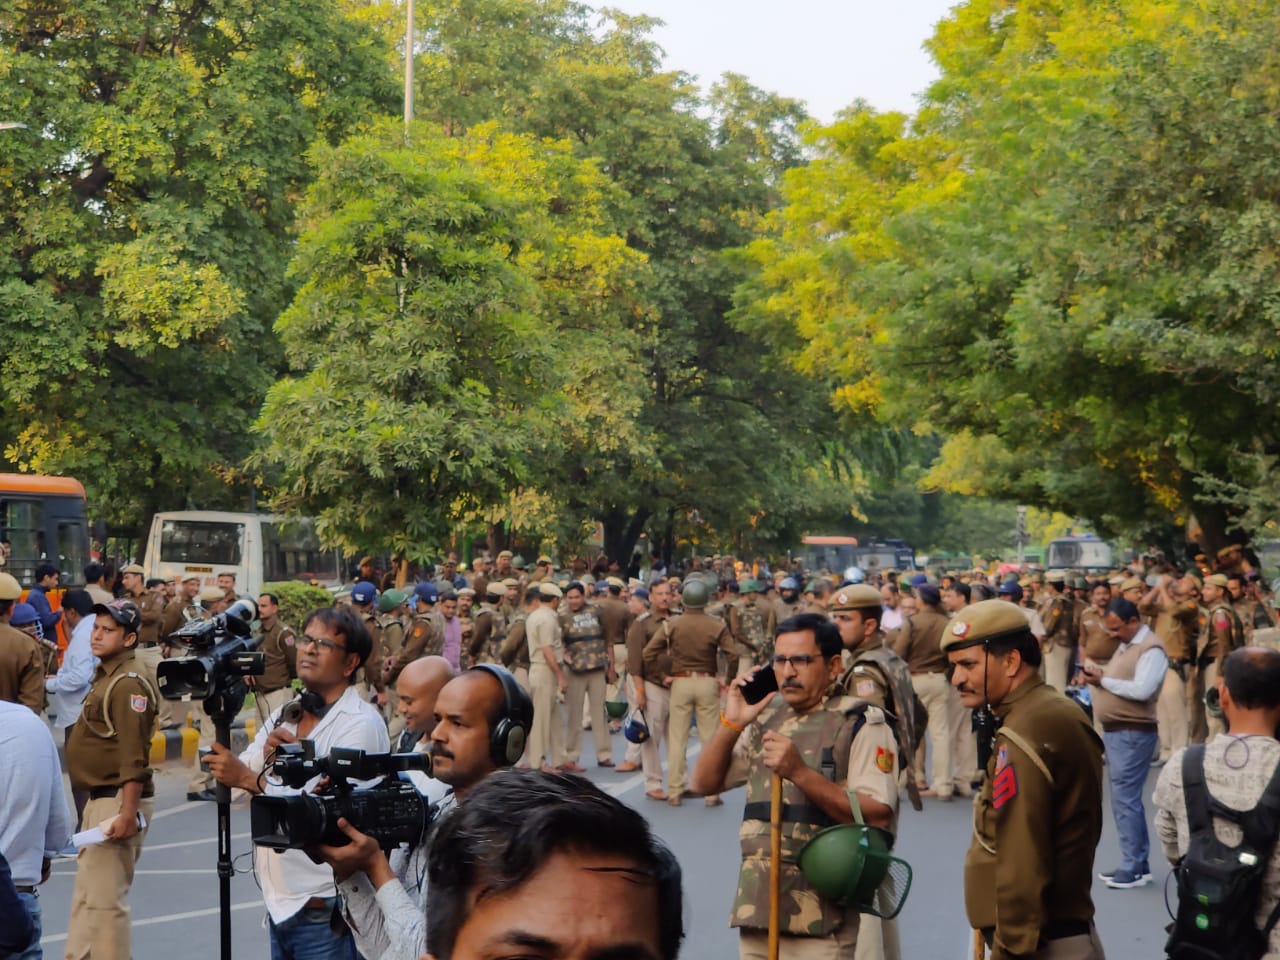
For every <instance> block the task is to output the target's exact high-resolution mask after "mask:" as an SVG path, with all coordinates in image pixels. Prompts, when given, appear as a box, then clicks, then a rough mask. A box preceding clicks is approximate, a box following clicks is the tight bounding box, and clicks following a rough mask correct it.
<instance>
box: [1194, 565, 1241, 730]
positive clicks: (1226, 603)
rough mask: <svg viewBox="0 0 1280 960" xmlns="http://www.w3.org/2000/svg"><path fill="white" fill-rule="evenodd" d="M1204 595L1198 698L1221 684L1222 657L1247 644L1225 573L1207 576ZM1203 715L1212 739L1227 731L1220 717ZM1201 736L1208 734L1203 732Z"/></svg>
mask: <svg viewBox="0 0 1280 960" xmlns="http://www.w3.org/2000/svg"><path fill="white" fill-rule="evenodd" d="M1200 595H1201V598H1202V599H1203V601H1204V608H1205V614H1204V620H1203V623H1202V625H1201V628H1200V637H1199V640H1198V642H1197V645H1196V670H1195V683H1194V686H1193V689H1194V691H1195V694H1194V695H1195V697H1196V699H1197V700H1199V701H1203V699H1204V692H1205V691H1206V690H1210V689H1212V688H1213V687H1214V686H1216V685H1217V682H1218V674H1219V672H1220V671H1221V669H1222V661H1223V660H1225V659H1226V658H1227V655H1228V654H1229V653H1231V651H1232V650H1238V649H1240V648H1241V647H1243V646H1244V624H1243V623H1241V622H1240V617H1239V616H1238V615H1237V614H1236V612H1235V611H1234V610H1233V609H1231V603H1230V595H1229V594H1228V593H1227V577H1226V575H1225V574H1222V573H1215V574H1212V575H1211V576H1208V577H1205V578H1204V586H1203V587H1202V588H1201V590H1200ZM1201 715H1202V716H1203V717H1204V722H1205V732H1206V733H1207V736H1208V738H1209V739H1212V738H1213V737H1216V736H1217V735H1218V734H1220V733H1225V732H1226V727H1225V726H1224V725H1223V723H1222V719H1221V718H1220V717H1215V716H1211V715H1208V714H1204V713H1202V714H1201ZM1201 739H1204V737H1203V736H1202V737H1201ZM1197 742H1199V741H1197Z"/></svg>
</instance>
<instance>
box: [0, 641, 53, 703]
mask: <svg viewBox="0 0 1280 960" xmlns="http://www.w3.org/2000/svg"><path fill="white" fill-rule="evenodd" d="M44 655H45V654H44V648H43V647H42V646H41V645H40V641H39V640H37V639H36V638H35V637H33V636H31V634H29V633H23V632H22V631H21V630H19V629H18V628H17V627H11V626H9V625H8V624H7V623H0V700H8V701H9V702H10V703H21V704H25V705H26V706H28V707H30V708H31V709H32V710H34V711H35V712H36V713H43V712H44Z"/></svg>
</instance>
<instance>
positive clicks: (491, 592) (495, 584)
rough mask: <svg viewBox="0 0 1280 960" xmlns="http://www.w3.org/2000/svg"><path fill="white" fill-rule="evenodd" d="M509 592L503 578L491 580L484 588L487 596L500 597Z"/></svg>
mask: <svg viewBox="0 0 1280 960" xmlns="http://www.w3.org/2000/svg"><path fill="white" fill-rule="evenodd" d="M506 592H507V586H506V584H505V583H503V582H502V581H501V580H491V581H489V583H488V585H487V586H486V587H485V588H484V595H485V596H486V597H500V596H502V595H503V594H505V593H506Z"/></svg>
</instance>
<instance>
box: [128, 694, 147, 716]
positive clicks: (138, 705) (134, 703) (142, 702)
mask: <svg viewBox="0 0 1280 960" xmlns="http://www.w3.org/2000/svg"><path fill="white" fill-rule="evenodd" d="M147 704H148V700H147V698H146V695H145V694H141V693H137V694H133V695H132V696H130V697H129V707H130V708H131V709H132V710H133V712H134V713H146V712H147Z"/></svg>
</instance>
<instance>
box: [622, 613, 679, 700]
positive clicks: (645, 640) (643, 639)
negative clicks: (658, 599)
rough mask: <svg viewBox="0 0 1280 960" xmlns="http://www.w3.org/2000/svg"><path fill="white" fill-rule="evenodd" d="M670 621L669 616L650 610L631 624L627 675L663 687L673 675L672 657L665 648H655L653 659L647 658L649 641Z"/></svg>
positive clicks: (628, 639)
mask: <svg viewBox="0 0 1280 960" xmlns="http://www.w3.org/2000/svg"><path fill="white" fill-rule="evenodd" d="M669 619H670V615H669V614H666V613H655V612H653V611H652V610H649V611H646V612H644V613H642V614H640V616H638V617H637V618H636V619H635V622H634V623H632V624H631V629H630V630H628V631H627V673H629V674H631V676H633V677H640V678H641V679H643V680H647V681H648V682H649V683H656V684H657V685H658V686H662V681H663V680H665V679H666V678H667V677H668V676H669V675H670V674H671V657H669V656H668V655H667V650H666V647H665V646H663V647H660V648H655V650H654V653H653V655H652V656H651V657H647V656H645V650H646V648H647V647H648V644H649V641H650V640H652V639H653V636H654V634H655V633H658V632H659V631H660V630H661V629H662V625H663V624H664V623H666V622H667V620H669Z"/></svg>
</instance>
